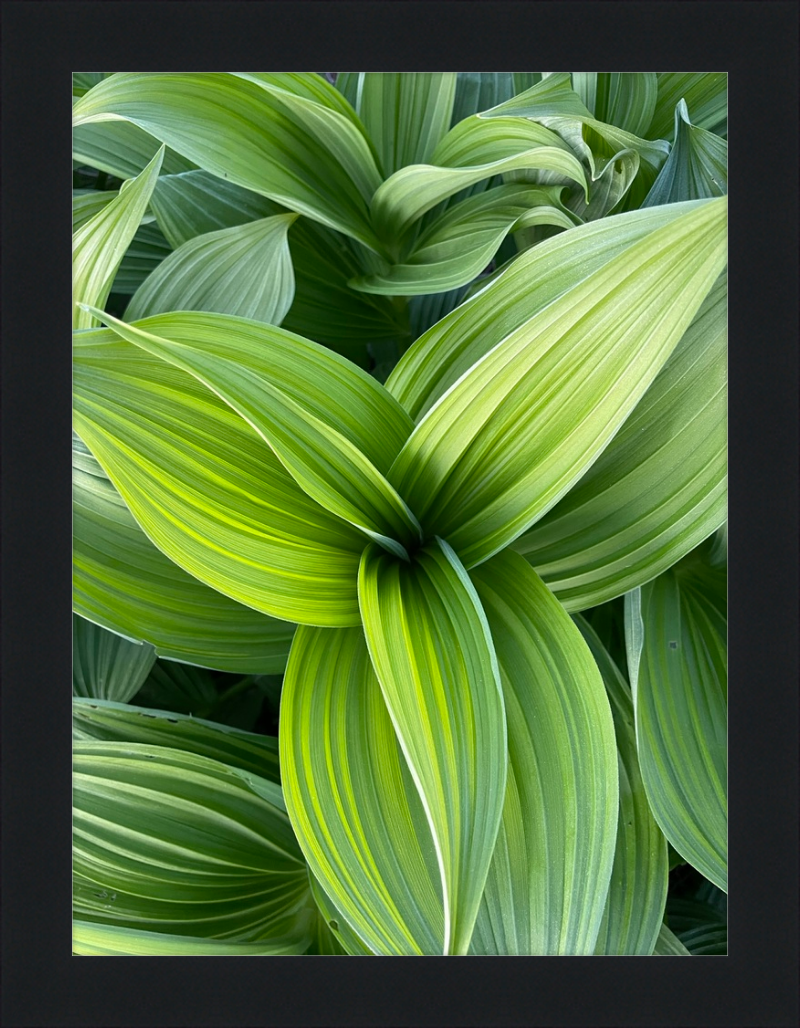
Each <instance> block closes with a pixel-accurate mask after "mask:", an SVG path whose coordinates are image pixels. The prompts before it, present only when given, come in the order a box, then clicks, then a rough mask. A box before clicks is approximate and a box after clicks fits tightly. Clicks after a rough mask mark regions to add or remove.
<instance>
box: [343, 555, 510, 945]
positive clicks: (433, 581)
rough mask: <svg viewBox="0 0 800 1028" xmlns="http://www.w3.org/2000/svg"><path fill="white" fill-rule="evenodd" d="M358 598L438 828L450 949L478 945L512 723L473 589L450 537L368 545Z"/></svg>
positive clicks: (391, 706) (395, 717) (384, 686)
mask: <svg viewBox="0 0 800 1028" xmlns="http://www.w3.org/2000/svg"><path fill="white" fill-rule="evenodd" d="M358 593H359V604H360V606H361V615H362V619H363V622H364V630H365V633H366V638H367V645H368V647H369V652H370V657H371V658H372V663H373V666H374V668H375V671H376V673H377V675H378V680H379V681H380V684H381V690H382V692H383V696H384V699H385V701H386V706H387V707H388V710H389V714H390V716H391V718H392V724H393V725H394V728H395V731H396V732H397V736H398V739H399V742H400V746H401V747H402V750H403V753H404V755H405V757H406V760H407V761H408V765H409V769H410V771H411V774H412V776H413V778H414V781H415V783H416V785H417V788H418V790H419V794H420V797H421V799H422V803H423V806H424V808H425V815H426V817H427V819H428V824H429V825H430V830H431V833H432V835H433V840H434V846H435V850H436V857H437V861H438V864H439V871H440V875H441V883H442V893H443V896H444V912H445V924H444V939H445V945H444V953H445V954H448V953H453V954H464V953H466V952H467V949H468V947H469V941H470V938H471V936H472V930H473V926H474V924H475V918H476V917H477V914H478V907H479V904H480V898H481V894H482V892H483V887H484V884H485V882H486V876H487V874H488V870H489V864H490V862H491V858H492V852H493V849H494V843H495V839H496V837H497V830H498V826H499V822H500V815H501V811H502V806H503V796H504V793H505V782H506V723H505V712H504V707H503V697H502V692H501V689H500V675H499V670H498V666H497V659H496V657H495V653H494V646H493V645H492V637H491V635H490V632H489V626H488V624H487V622H486V617H485V615H484V613H483V610H482V608H481V605H480V602H479V600H478V596H477V593H476V592H475V588H474V586H473V585H472V583H471V582H470V580H469V577H468V576H467V573H466V571H465V570H464V568H463V567H462V565H461V564H460V562H459V561H458V558H457V557H456V555H455V553H454V552H453V551H452V549H451V548H450V547H449V546H448V545H447V543H445V542H442V541H441V540H438V539H437V540H436V542H435V543H433V544H431V545H429V546H428V547H426V548H425V549H424V550H420V551H419V552H418V553H417V554H416V555H415V558H414V563H413V564H410V565H409V564H404V563H401V562H399V561H397V560H395V559H394V558H392V557H391V556H389V555H384V554H383V553H382V552H381V551H380V550H378V549H377V548H376V547H375V546H374V545H373V546H370V547H368V548H367V549H366V550H365V551H364V556H363V557H362V560H361V567H360V570H359V583H358Z"/></svg>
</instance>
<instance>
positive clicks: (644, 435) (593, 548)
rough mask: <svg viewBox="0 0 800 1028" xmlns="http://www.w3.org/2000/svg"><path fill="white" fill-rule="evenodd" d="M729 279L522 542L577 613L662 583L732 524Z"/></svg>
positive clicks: (522, 549)
mask: <svg viewBox="0 0 800 1028" xmlns="http://www.w3.org/2000/svg"><path fill="white" fill-rule="evenodd" d="M726 502H727V274H726V273H723V274H722V275H721V276H720V278H719V279H718V280H717V282H716V283H715V284H714V286H713V288H712V289H711V292H710V293H709V294H708V296H707V297H706V299H705V300H704V301H703V304H702V306H701V307H700V309H699V311H698V312H697V314H696V315H695V317H694V319H693V321H692V323H691V325H690V326H689V328H688V329H687V330H686V332H685V333H684V336H683V338H682V339H681V341H680V342H679V343H678V345H677V346H676V348H675V350H674V351H673V353H672V355H671V356H670V357H669V359H668V360H667V362H666V364H665V365H664V367H663V368H662V370H661V371H660V372H659V374H658V376H657V377H656V379H655V381H654V382H653V384H652V385H651V386H650V388H649V389H648V390H647V392H646V393H645V394H644V396H643V397H642V399H641V400H640V401H639V403H638V404H637V406H636V408H635V409H634V411H633V413H632V414H631V416H630V417H629V418H628V420H627V421H626V422H625V424H624V425H623V426H622V428H621V429H620V431H619V432H618V434H617V435H616V436H615V437H614V439H613V440H612V441H611V443H610V444H609V445H608V447H607V448H606V449H605V450H604V451H603V453H602V455H601V456H600V457H599V459H598V460H597V461H596V462H595V463H594V464H593V465H592V467H591V468H590V469H589V471H588V472H587V473H586V474H585V475H584V476H583V478H582V479H581V480H580V481H579V482H578V483H577V484H576V485H575V486H574V487H573V488H572V489H571V490H570V491H569V492H568V493H567V495H566V496H565V497H564V498H563V500H561V501H560V502H559V503H557V504H556V505H555V507H553V508H552V510H550V511H549V512H548V513H547V514H546V515H545V516H544V517H543V518H542V519H541V521H538V522H537V523H536V524H535V525H534V526H533V528H531V529H530V530H529V531H527V532H526V533H525V534H524V535H522V536H520V537H519V539H517V540H515V541H514V543H513V544H512V545H513V547H514V549H515V550H517V552H518V553H521V554H522V555H523V556H524V557H525V558H526V559H527V560H528V561H530V563H531V564H532V565H533V566H534V567H535V568H536V570H537V571H538V572H539V574H540V575H541V576H542V577H543V578H544V580H545V581H546V582H547V584H548V585H549V586H550V588H551V589H552V590H553V591H554V592H555V594H556V596H557V597H558V598H559V600H560V601H561V602H562V603H563V604H564V605H565V606H566V608H567V609H568V610H582V609H585V608H586V607H591V606H595V605H596V604H599V603H602V602H604V601H606V600H608V599H611V598H613V597H614V596H619V595H622V593H624V592H627V591H628V590H630V589H632V588H633V587H634V586H636V585H639V584H641V583H643V582H646V581H649V580H650V579H651V578H655V576H656V575H658V574H660V573H661V572H662V571H665V570H666V569H667V568H668V567H670V566H671V565H672V564H674V563H675V562H676V561H677V560H680V558H681V557H683V556H685V555H686V554H687V553H688V552H689V551H690V550H692V549H694V547H695V546H697V545H699V543H700V542H702V540H703V539H705V538H706V537H707V536H708V535H709V534H710V533H711V532H712V531H713V530H714V529H715V528H716V527H717V526H718V525H719V524H720V522H721V521H722V520H723V519H724V518H725V512H726Z"/></svg>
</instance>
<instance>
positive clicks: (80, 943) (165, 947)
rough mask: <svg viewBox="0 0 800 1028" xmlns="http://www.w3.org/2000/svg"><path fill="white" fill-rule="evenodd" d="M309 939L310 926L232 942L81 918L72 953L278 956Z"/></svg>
mask: <svg viewBox="0 0 800 1028" xmlns="http://www.w3.org/2000/svg"><path fill="white" fill-rule="evenodd" d="M310 938H311V936H310V929H309V932H308V934H301V933H298V932H293V933H291V934H289V935H286V936H284V937H277V938H268V939H260V940H259V941H258V942H231V941H230V939H195V938H192V937H191V936H189V935H166V934H163V933H161V932H148V931H145V930H144V929H141V928H121V927H119V926H118V925H111V924H100V923H95V922H93V921H83V920H78V919H75V920H73V922H72V952H73V953H74V954H75V955H76V956H79V957H278V956H288V955H297V954H300V953H305V952H306V949H307V947H308V944H309V942H310Z"/></svg>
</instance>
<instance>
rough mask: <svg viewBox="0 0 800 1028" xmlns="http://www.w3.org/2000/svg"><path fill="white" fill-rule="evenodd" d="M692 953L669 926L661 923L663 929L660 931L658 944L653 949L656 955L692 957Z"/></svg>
mask: <svg viewBox="0 0 800 1028" xmlns="http://www.w3.org/2000/svg"><path fill="white" fill-rule="evenodd" d="M691 955H692V954H691V953H690V952H689V950H688V949H687V948H686V947H685V946H684V945H683V943H682V942H681V940H680V939H679V938H678V937H677V936H676V935H675V934H674V933H673V932H671V931H670V930H669V928H667V926H666V925H665V924H662V925H661V929H660V931H659V933H658V939H657V940H656V946H655V949H654V950H653V956H654V957H690V956H691Z"/></svg>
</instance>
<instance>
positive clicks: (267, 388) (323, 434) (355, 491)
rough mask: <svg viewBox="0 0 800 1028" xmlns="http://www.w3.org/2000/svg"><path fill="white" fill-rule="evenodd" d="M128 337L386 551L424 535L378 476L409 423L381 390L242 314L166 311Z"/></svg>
mask: <svg viewBox="0 0 800 1028" xmlns="http://www.w3.org/2000/svg"><path fill="white" fill-rule="evenodd" d="M103 321H105V322H106V323H107V324H109V326H112V327H113V328H114V330H115V331H116V332H117V333H119V335H120V336H121V337H122V338H123V339H126V340H127V341H128V342H131V343H135V344H136V345H138V346H141V347H142V348H143V349H145V350H147V351H148V352H149V353H152V354H154V355H155V356H157V357H161V358H163V359H164V360H165V361H168V362H169V363H171V364H174V365H175V366H176V367H178V368H181V369H182V370H184V371H187V372H189V373H190V374H191V375H194V376H195V377H196V378H197V379H198V380H199V381H201V382H202V383H203V384H204V385H206V386H208V388H209V389H211V390H213V391H214V393H216V394H217V395H219V396H221V397H222V399H223V400H225V401H226V403H228V404H230V406H231V407H232V408H233V409H234V410H236V411H237V412H238V413H239V414H240V415H241V416H242V418H243V419H244V420H245V421H247V423H248V424H250V425H252V426H253V427H254V428H255V430H256V431H257V432H258V433H259V435H261V437H262V438H263V439H264V440H265V441H266V442H267V443H268V444H269V446H270V447H271V448H272V449H273V450H274V452H275V454H276V456H277V457H278V458H279V460H280V461H281V463H282V464H283V465H284V467H286V468H287V470H288V471H289V472H290V474H291V475H292V477H293V478H294V479H295V481H296V482H297V483H298V485H299V486H300V487H301V488H302V489H303V490H304V491H305V492H306V493H307V494H308V496H310V497H311V498H312V499H313V500H316V501H317V503H318V504H320V505H321V506H322V507H324V508H325V509H326V510H329V511H330V512H331V513H333V514H336V515H338V516H339V517H341V518H343V519H344V520H345V521H349V522H350V523H351V524H352V525H354V526H355V527H356V528H358V529H360V530H361V531H363V532H364V534H365V535H366V536H368V537H369V538H371V539H375V540H376V541H378V542H380V543H381V545H382V546H385V547H386V548H387V549H389V550H390V551H391V552H393V553H396V554H398V555H400V556H405V554H406V551H405V549H404V545H405V546H410V545H412V544H416V543H418V542H419V540H420V538H421V537H420V528H419V524H418V523H417V520H416V518H415V517H414V515H413V513H412V512H411V511H410V510H409V508H408V507H407V506H406V504H405V502H404V501H403V499H402V498H401V497H400V495H399V494H398V493H397V492H396V491H395V489H394V488H393V486H392V485H390V483H389V482H388V481H387V480H386V478H385V477H384V472H385V471H386V470H388V468H389V466H390V464H391V461H392V459H393V457H394V456H395V455H396V454H397V452H398V451H399V449H400V446H401V445H402V443H403V442H404V441H405V439H406V438H407V437H408V434H409V431H410V428H411V421H410V419H409V418H408V415H407V414H406V413H405V411H404V410H403V409H402V407H401V406H400V405H399V404H398V403H397V401H396V400H394V398H393V397H391V396H390V395H389V394H388V393H387V392H386V391H385V390H384V389H383V387H382V386H381V385H380V384H379V383H377V382H376V381H375V379H373V378H372V377H371V376H369V375H367V374H366V373H365V372H363V371H362V370H361V369H360V368H357V367H355V366H354V365H352V364H350V362H349V361H346V360H345V359H344V358H342V357H339V356H338V355H336V354H333V353H331V352H330V351H329V350H327V349H325V348H324V347H322V346H319V345H318V344H316V343H313V342H311V341H309V340H307V339H302V338H301V337H300V336H294V335H292V334H291V333H288V332H285V331H282V330H281V329H277V328H273V327H271V326H268V325H264V324H261V323H258V322H254V321H249V320H245V319H243V318H234V317H223V316H220V315H213V314H195V315H188V314H167V315H160V316H156V317H153V318H148V319H146V320H145V321H144V322H142V323H141V324H138V325H125V324H123V323H122V322H120V321H117V320H116V319H115V318H111V317H109V316H108V315H103Z"/></svg>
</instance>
